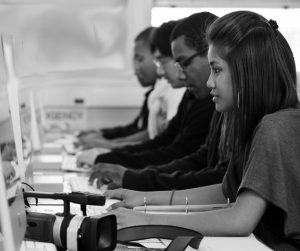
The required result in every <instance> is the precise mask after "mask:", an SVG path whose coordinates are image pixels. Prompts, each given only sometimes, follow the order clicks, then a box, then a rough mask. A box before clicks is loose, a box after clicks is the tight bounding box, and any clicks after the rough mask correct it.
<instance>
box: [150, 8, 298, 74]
mask: <svg viewBox="0 0 300 251" xmlns="http://www.w3.org/2000/svg"><path fill="white" fill-rule="evenodd" d="M236 10H239V9H238V8H183V7H176V8H171V7H154V8H152V16H151V24H152V25H153V26H159V25H161V24H162V23H163V22H167V21H170V20H178V19H180V18H183V17H187V16H189V15H191V14H193V13H196V12H201V11H209V12H211V13H214V14H215V15H217V16H222V15H225V14H227V13H229V12H232V11H236ZM247 10H250V11H254V12H257V13H259V14H261V15H263V16H264V17H265V18H267V19H273V20H276V21H277V23H278V26H279V30H280V32H281V33H282V34H283V35H284V36H285V38H286V39H287V41H288V42H289V44H290V46H291V48H292V51H293V53H294V57H295V60H296V67H297V71H298V72H299V71H300V22H297V20H299V16H300V8H294V9H292V8H291V9H283V8H276V9H275V8H274V9H271V8H270V9H269V8H247Z"/></svg>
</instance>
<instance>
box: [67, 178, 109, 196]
mask: <svg viewBox="0 0 300 251" xmlns="http://www.w3.org/2000/svg"><path fill="white" fill-rule="evenodd" d="M65 188H66V189H64V190H66V191H67V192H83V193H95V194H100V195H102V194H103V193H104V191H105V190H106V189H107V186H102V187H101V188H100V189H99V188H97V187H96V186H95V185H90V184H89V178H88V177H86V176H74V177H70V178H68V179H67V180H66V181H65Z"/></svg>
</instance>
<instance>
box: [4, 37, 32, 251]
mask: <svg viewBox="0 0 300 251" xmlns="http://www.w3.org/2000/svg"><path fill="white" fill-rule="evenodd" d="M0 41H1V42H0V62H1V63H0V68H1V69H0V71H1V72H2V73H5V69H3V67H5V58H4V53H3V39H2V37H1V39H0ZM4 76H5V74H4ZM7 87H8V86H7V78H6V77H1V78H0V89H1V94H0V98H1V104H2V108H1V109H2V110H3V113H2V114H1V120H0V144H1V153H2V154H1V155H2V157H1V160H2V161H1V166H2V167H3V168H1V170H3V173H1V174H0V176H1V177H0V178H1V179H3V177H4V180H3V181H4V182H2V183H1V184H2V185H3V184H4V186H2V187H1V195H3V196H0V203H1V205H7V208H4V209H3V208H2V212H1V216H3V213H4V212H3V211H6V212H8V214H7V215H8V217H4V218H3V217H1V226H2V229H1V233H2V234H3V233H4V232H6V233H7V231H5V229H6V228H8V229H12V233H10V234H9V235H10V236H4V237H3V238H1V244H0V245H1V246H0V249H1V250H4V246H5V245H3V244H4V243H3V241H5V240H7V239H8V240H9V239H12V241H13V246H12V247H11V249H10V250H19V249H20V247H21V242H22V240H23V238H24V234H25V231H26V214H25V206H24V200H23V195H22V187H21V186H22V184H21V170H20V169H19V168H18V167H17V165H15V164H13V163H17V156H16V151H15V149H16V147H15V146H17V145H18V146H19V147H22V141H21V138H16V137H15V134H14V131H13V124H12V119H11V118H12V116H11V112H10V104H9V97H8V88H7ZM15 122H17V121H15ZM19 126H20V125H19ZM3 190H5V191H3ZM5 209H6V210H5ZM8 233H9V231H8ZM11 235H12V236H11ZM10 250H5V251H10Z"/></svg>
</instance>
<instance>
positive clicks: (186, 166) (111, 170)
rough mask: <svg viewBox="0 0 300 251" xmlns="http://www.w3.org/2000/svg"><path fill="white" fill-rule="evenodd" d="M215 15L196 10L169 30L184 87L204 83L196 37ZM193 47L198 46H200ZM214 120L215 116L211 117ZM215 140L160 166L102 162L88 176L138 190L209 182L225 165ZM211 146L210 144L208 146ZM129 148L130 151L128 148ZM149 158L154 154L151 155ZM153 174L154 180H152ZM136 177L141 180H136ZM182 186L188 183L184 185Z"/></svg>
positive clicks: (202, 56) (203, 58) (203, 57)
mask: <svg viewBox="0 0 300 251" xmlns="http://www.w3.org/2000/svg"><path fill="white" fill-rule="evenodd" d="M215 18H216V17H215V16H214V15H212V14H210V13H198V14H196V15H192V16H191V17H189V18H188V19H186V21H181V22H180V23H179V24H177V26H178V27H177V26H176V27H177V28H175V29H174V31H173V34H172V41H173V42H172V49H173V54H174V58H175V59H176V61H177V62H178V64H180V68H181V69H180V72H179V78H181V79H183V80H185V81H186V83H187V86H188V87H189V88H190V89H191V90H193V89H195V83H197V79H200V80H202V82H203V81H204V82H205V83H206V80H207V79H203V78H204V77H203V74H201V71H199V68H197V66H198V67H199V66H201V67H203V68H205V65H206V66H207V64H205V63H207V59H206V53H207V45H206V41H203V43H204V44H201V43H200V42H199V37H200V36H202V38H203V35H204V33H205V30H206V28H207V26H208V25H209V24H210V23H211V22H212V21H213V20H214V19H215ZM199 23H202V24H205V25H206V27H202V26H204V25H202V26H201V25H199ZM197 36H198V37H197ZM202 40H203V39H202ZM204 40H205V39H204ZM192 41H197V43H196V44H195V43H194V44H193V43H192ZM200 41H201V39H200ZM205 45H206V47H205ZM197 46H200V48H199V47H197ZM203 48H205V49H203ZM201 50H202V51H201ZM182 68H184V69H182ZM200 69H201V68H200ZM199 73H200V74H199ZM207 77H208V76H207ZM204 88H205V89H206V86H204ZM198 91H199V89H198ZM197 94H198V96H197ZM199 94H201V92H198V93H196V95H195V96H196V97H197V98H198V99H201V98H200V97H199V96H201V95H199ZM218 116H219V115H215V117H218ZM215 121H218V119H215ZM215 126H216V125H215V124H214V125H213V128H215ZM219 126H220V123H219V124H218V127H216V129H215V130H211V134H212V135H216V134H217V133H216V132H215V131H218V128H219ZM211 140H212V139H211V137H208V138H207V142H210V141H211ZM217 142H218V140H217ZM217 142H216V140H215V143H214V144H211V143H207V144H206V145H203V146H202V147H201V148H200V149H199V150H198V151H197V152H196V153H193V154H191V155H189V156H187V157H185V158H182V159H180V160H177V161H174V162H171V163H169V164H166V165H163V166H151V167H149V166H148V167H147V168H145V169H143V170H141V171H140V170H139V171H136V170H131V169H132V166H129V167H130V168H131V169H127V168H124V167H122V166H119V165H115V166H112V165H107V164H103V163H102V164H101V167H100V168H98V169H97V168H95V172H94V173H93V174H92V175H91V180H93V179H95V178H98V177H99V176H101V177H103V178H106V179H109V180H113V182H114V185H116V186H117V187H118V186H122V185H123V187H126V188H131V189H139V190H157V189H170V186H172V187H173V188H174V187H176V185H178V179H177V178H178V177H180V180H182V181H183V182H179V183H180V184H179V187H183V186H184V185H185V180H189V177H194V179H193V180H194V181H193V183H194V185H195V186H197V185H198V184H195V183H197V180H199V178H200V179H202V181H203V182H205V181H207V182H209V183H211V184H213V183H216V182H218V181H219V180H220V179H222V177H223V175H224V173H225V170H226V167H227V163H226V161H219V162H218V158H219V156H218V155H217V154H215V153H216V152H217V146H216V145H218V143H217ZM213 145H214V147H212V146H213ZM130 148H131V149H130V150H132V147H130ZM207 148H214V150H211V151H210V152H211V153H212V154H210V155H214V157H213V158H212V159H211V160H210V164H209V165H208V166H207ZM154 152H155V151H154ZM153 157H155V155H154V156H153ZM177 159H178V158H177ZM216 163H218V164H217V165H220V166H221V168H217V167H216V168H215V169H216V170H217V171H218V172H214V171H212V166H214V165H215V164H216ZM198 164H200V166H198ZM125 166H126V165H125ZM201 168H204V170H205V169H206V171H205V173H206V176H204V175H202V176H203V177H206V178H203V177H202V178H201V175H200V176H197V175H194V173H193V172H195V170H199V169H201ZM188 171H191V172H192V173H188V174H187V172H188ZM164 173H166V174H167V175H166V176H164ZM186 175H187V176H186ZM153 177H154V179H152V178H153ZM155 177H157V179H155ZM140 178H141V180H137V179H140ZM140 181H141V182H140ZM166 181H167V182H166ZM169 181H170V182H169ZM168 184H170V185H168ZM156 185H160V187H159V188H157V187H155V186H156ZM186 185H187V186H188V184H186Z"/></svg>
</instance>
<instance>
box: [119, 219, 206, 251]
mask: <svg viewBox="0 0 300 251" xmlns="http://www.w3.org/2000/svg"><path fill="white" fill-rule="evenodd" d="M151 238H158V239H168V240H172V242H171V243H170V244H169V246H168V247H167V248H166V251H183V250H185V248H186V247H187V246H188V245H190V246H191V247H192V248H195V249H197V248H198V247H199V244H200V242H201V240H202V239H203V235H202V234H200V233H198V232H196V231H193V230H190V229H186V228H181V227H175V226H166V225H141V226H133V227H128V228H123V229H120V230H118V232H117V240H118V243H121V244H123V245H127V246H130V245H131V246H132V245H135V244H136V243H134V244H133V243H132V241H138V240H145V239H151Z"/></svg>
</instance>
